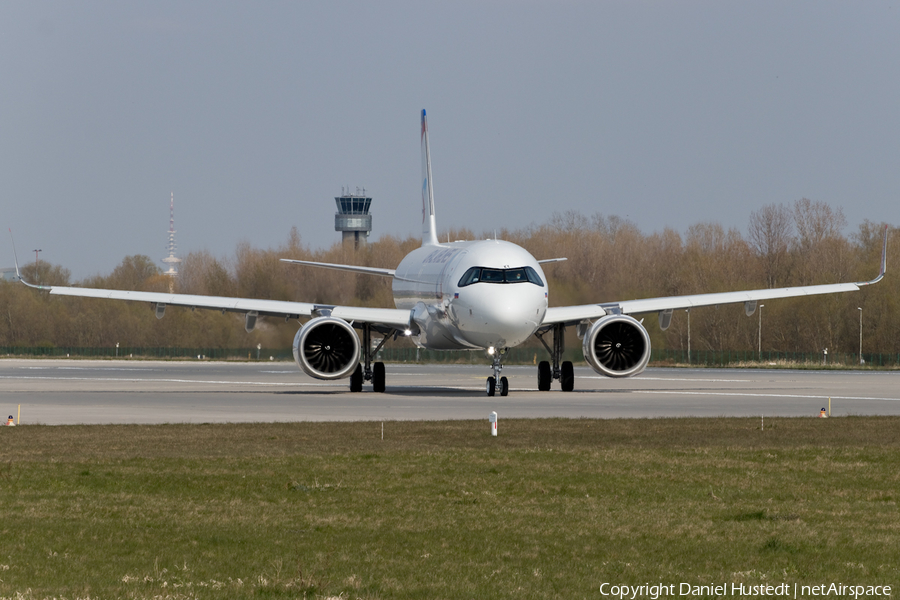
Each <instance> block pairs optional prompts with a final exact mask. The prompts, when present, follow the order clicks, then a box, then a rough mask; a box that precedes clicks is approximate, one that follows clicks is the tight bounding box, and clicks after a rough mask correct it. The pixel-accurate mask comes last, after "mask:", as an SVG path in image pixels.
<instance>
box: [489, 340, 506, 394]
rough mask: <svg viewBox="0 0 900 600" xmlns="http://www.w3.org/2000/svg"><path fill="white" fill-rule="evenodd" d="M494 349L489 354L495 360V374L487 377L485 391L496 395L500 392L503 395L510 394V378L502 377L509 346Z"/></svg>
mask: <svg viewBox="0 0 900 600" xmlns="http://www.w3.org/2000/svg"><path fill="white" fill-rule="evenodd" d="M492 350H493V352H491V350H488V354H489V355H490V356H491V360H492V362H493V367H494V376H493V377H488V378H487V384H486V386H485V388H486V389H485V391H487V395H488V396H494V395H496V394H497V393H498V392H499V394H500V395H501V396H506V395H508V394H509V380H508V379H507V378H506V377H500V369H502V368H503V355H504V354H506V350H507V348H504V349H502V350H499V349H496V350H494V349H492Z"/></svg>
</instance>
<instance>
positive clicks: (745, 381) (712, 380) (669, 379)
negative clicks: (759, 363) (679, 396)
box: [580, 375, 753, 383]
mask: <svg viewBox="0 0 900 600" xmlns="http://www.w3.org/2000/svg"><path fill="white" fill-rule="evenodd" d="M580 379H603V380H608V379H609V377H602V376H595V375H588V376H587V377H581V378H580ZM632 381H634V382H640V381H709V382H715V383H750V382H751V381H753V380H752V379H691V378H687V377H685V378H681V377H643V376H641V377H635V378H634V379H632Z"/></svg>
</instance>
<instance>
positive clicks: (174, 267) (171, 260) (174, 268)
mask: <svg viewBox="0 0 900 600" xmlns="http://www.w3.org/2000/svg"><path fill="white" fill-rule="evenodd" d="M167 247H168V249H169V255H168V256H167V257H165V258H164V259H162V262H164V263H165V264H166V265H168V267H169V269H168V270H167V271H166V272H165V275H168V276H169V277H170V278H171V280H170V281H169V291H171V290H172V288H173V287H174V284H175V281H174V280H175V277H177V276H178V263H180V262H181V259H180V258H178V257H177V256H175V248H176V246H175V192H172V199H171V201H170V202H169V243H168V244H167Z"/></svg>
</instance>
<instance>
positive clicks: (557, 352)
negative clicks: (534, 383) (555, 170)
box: [534, 323, 575, 392]
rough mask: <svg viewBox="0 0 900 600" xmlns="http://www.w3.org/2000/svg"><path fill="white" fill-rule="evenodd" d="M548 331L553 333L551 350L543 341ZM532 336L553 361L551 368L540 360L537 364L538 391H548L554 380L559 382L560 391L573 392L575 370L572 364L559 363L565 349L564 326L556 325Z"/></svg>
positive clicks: (569, 362)
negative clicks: (539, 342) (538, 341)
mask: <svg viewBox="0 0 900 600" xmlns="http://www.w3.org/2000/svg"><path fill="white" fill-rule="evenodd" d="M548 331H552V332H553V347H552V348H551V347H550V346H548V345H547V342H545V341H544V334H545V333H547V332H548ZM534 335H536V336H537V339H539V340H540V341H541V343H542V344H543V345H544V348H546V349H547V352H549V353H550V357H551V359H552V361H553V364H552V366H551V363H550V362H548V361H546V360H542V361H541V362H540V363H538V390H539V391H541V392H546V391H549V390H550V384H551V383H552V382H553V380H554V379H558V380H559V383H560V386H561V387H562V391H564V392H571V391H572V390H574V389H575V368H574V367H573V366H572V362H571V361H568V360H566V361H563V362H562V363H560V362H559V361H560V359H561V358H562V355H563V351H564V350H565V349H566V326H565V325H563V324H562V323H557V324H555V325H553V326H551V327H550V328H549V329H545V330H544V331H540V332H537V333H535V334H534Z"/></svg>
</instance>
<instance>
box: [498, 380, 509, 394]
mask: <svg viewBox="0 0 900 600" xmlns="http://www.w3.org/2000/svg"><path fill="white" fill-rule="evenodd" d="M500 395H501V396H507V395H509V380H508V379H507V378H506V377H501V378H500Z"/></svg>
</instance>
